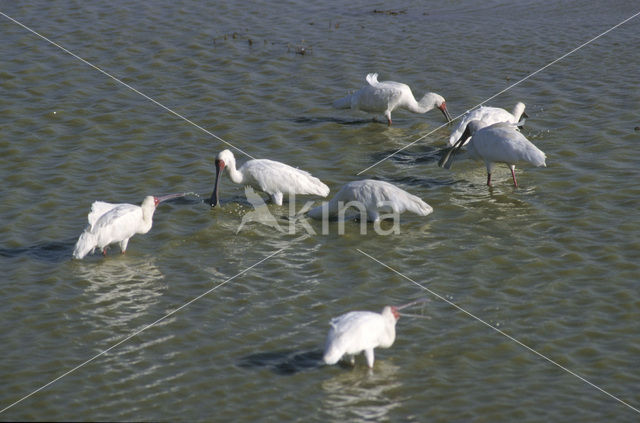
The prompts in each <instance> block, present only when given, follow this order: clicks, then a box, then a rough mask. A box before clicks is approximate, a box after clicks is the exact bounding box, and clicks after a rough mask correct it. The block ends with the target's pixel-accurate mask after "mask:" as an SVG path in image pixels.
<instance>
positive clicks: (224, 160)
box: [209, 150, 235, 207]
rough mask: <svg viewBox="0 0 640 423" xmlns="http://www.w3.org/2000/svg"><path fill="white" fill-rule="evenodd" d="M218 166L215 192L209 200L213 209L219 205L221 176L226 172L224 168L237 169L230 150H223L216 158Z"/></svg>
mask: <svg viewBox="0 0 640 423" xmlns="http://www.w3.org/2000/svg"><path fill="white" fill-rule="evenodd" d="M215 164H216V181H215V183H214V186H213V192H212V193H211V198H210V199H209V205H210V206H211V207H215V206H217V205H218V203H219V201H218V186H219V185H220V175H221V174H222V172H223V171H224V168H225V167H227V165H232V168H233V167H235V157H234V156H233V153H232V152H231V151H230V150H222V151H221V152H220V153H218V155H217V156H216V160H215Z"/></svg>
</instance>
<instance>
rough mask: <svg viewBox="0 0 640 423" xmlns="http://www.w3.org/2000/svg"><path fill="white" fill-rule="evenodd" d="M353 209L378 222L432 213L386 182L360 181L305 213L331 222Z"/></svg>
mask: <svg viewBox="0 0 640 423" xmlns="http://www.w3.org/2000/svg"><path fill="white" fill-rule="evenodd" d="M350 206H354V207H356V208H358V209H360V212H361V213H366V219H367V220H369V221H371V222H375V221H377V220H380V213H397V214H400V213H403V212H405V211H410V212H412V213H415V214H417V215H420V216H426V215H428V214H429V213H431V212H433V208H432V207H431V206H430V205H428V204H427V203H425V202H424V201H422V200H421V199H420V198H419V197H417V196H415V195H413V194H409V193H408V192H407V191H405V190H403V189H401V188H398V187H397V186H395V185H393V184H390V183H389V182H384V181H376V180H372V179H364V180H361V181H352V182H349V183H347V184H345V185H344V186H343V187H342V188H341V189H340V191H338V193H337V194H336V195H334V196H333V198H332V199H331V200H330V201H329V202H328V203H325V204H324V205H321V206H318V207H315V208H313V209H311V210H309V211H308V213H307V214H308V216H309V217H312V218H314V219H322V218H323V214H324V217H325V218H332V217H336V216H338V215H339V213H340V212H342V210H343V209H345V208H346V207H350Z"/></svg>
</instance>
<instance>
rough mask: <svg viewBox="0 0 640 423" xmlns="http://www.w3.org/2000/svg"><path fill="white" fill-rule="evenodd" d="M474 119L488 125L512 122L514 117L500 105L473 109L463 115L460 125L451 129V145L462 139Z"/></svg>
mask: <svg viewBox="0 0 640 423" xmlns="http://www.w3.org/2000/svg"><path fill="white" fill-rule="evenodd" d="M473 120H481V121H483V122H485V123H486V124H487V125H492V124H494V123H497V122H512V121H513V120H514V118H513V115H512V114H511V113H509V112H507V111H506V110H504V109H501V108H499V107H486V106H482V107H479V108H477V109H474V110H471V111H469V112H467V113H465V114H464V116H462V118H461V119H460V122H459V123H458V125H457V126H456V127H455V128H454V129H453V131H451V136H450V137H449V144H450V145H454V144H455V143H456V141H458V140H459V139H460V137H461V136H462V133H463V132H464V130H465V128H466V127H467V125H468V124H469V122H471V121H473ZM514 123H515V122H514ZM465 144H466V142H465ZM463 145H464V144H463Z"/></svg>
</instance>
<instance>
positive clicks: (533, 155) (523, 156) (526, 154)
mask: <svg viewBox="0 0 640 423" xmlns="http://www.w3.org/2000/svg"><path fill="white" fill-rule="evenodd" d="M473 144H474V148H475V149H476V150H477V152H478V153H479V154H480V155H481V156H482V157H484V158H487V159H491V161H495V162H503V163H510V164H515V163H518V162H523V161H524V162H528V163H531V164H532V165H534V166H545V165H546V164H545V159H546V155H545V154H544V153H543V152H542V151H541V150H540V149H539V148H538V147H536V146H535V145H533V143H532V142H531V141H529V140H528V139H527V138H526V137H525V136H524V135H522V133H520V132H519V131H518V130H517V129H516V126H515V125H514V124H512V123H506V122H498V123H495V124H493V125H491V126H487V127H485V128H483V129H481V130H479V131H478V132H476V134H475V135H474V136H473Z"/></svg>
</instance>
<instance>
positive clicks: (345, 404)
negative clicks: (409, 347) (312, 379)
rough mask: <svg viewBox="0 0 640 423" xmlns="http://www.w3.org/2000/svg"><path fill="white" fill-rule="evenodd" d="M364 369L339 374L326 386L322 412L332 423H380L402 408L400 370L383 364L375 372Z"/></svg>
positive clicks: (391, 365) (397, 367) (386, 362)
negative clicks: (333, 422)
mask: <svg viewBox="0 0 640 423" xmlns="http://www.w3.org/2000/svg"><path fill="white" fill-rule="evenodd" d="M361 369H362V370H360V369H358V370H354V371H350V372H344V371H338V372H336V373H335V377H333V378H331V379H328V380H326V381H324V382H323V383H322V390H323V391H324V393H325V395H324V397H323V400H322V412H323V413H326V414H328V415H329V416H330V417H331V420H335V421H354V420H355V421H357V420H360V419H362V420H367V421H369V420H374V421H380V420H383V419H386V418H389V416H388V414H389V412H390V411H391V410H393V409H394V408H397V407H400V405H401V400H402V397H401V395H398V394H397V392H398V391H399V390H402V382H401V381H400V378H399V377H398V373H399V371H400V367H399V366H396V365H394V364H392V363H390V362H389V361H387V360H380V361H378V362H377V363H376V367H375V369H366V368H361Z"/></svg>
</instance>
